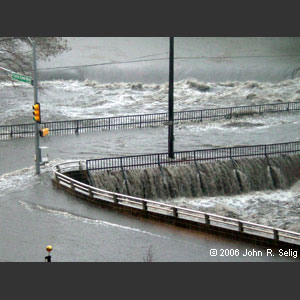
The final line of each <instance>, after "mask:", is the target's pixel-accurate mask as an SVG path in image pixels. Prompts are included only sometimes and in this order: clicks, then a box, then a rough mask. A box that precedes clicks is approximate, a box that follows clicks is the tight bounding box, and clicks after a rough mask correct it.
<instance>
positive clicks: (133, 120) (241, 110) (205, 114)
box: [0, 102, 300, 140]
mask: <svg viewBox="0 0 300 300" xmlns="http://www.w3.org/2000/svg"><path fill="white" fill-rule="evenodd" d="M295 111H300V102H287V103H271V104H261V105H249V106H236V107H224V108H213V109H202V110H190V111H180V112H174V122H175V123H183V122H203V121H206V120H220V119H231V118H238V117H243V116H251V115H255V114H264V113H283V112H295ZM167 124H168V113H153V114H142V115H127V116H116V117H104V118H94V119H84V120H66V121H51V122H42V123H41V125H40V127H41V128H49V135H64V134H74V133H85V132H92V131H97V130H115V129H131V128H145V127H157V126H163V125H167ZM34 134H35V127H34V123H31V124H17V125H1V126H0V140H6V139H11V138H26V137H33V136H34Z"/></svg>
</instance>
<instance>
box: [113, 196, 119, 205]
mask: <svg viewBox="0 0 300 300" xmlns="http://www.w3.org/2000/svg"><path fill="white" fill-rule="evenodd" d="M113 198H114V203H115V204H118V203H119V201H118V197H117V195H116V194H113Z"/></svg>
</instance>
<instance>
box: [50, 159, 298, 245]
mask: <svg viewBox="0 0 300 300" xmlns="http://www.w3.org/2000/svg"><path fill="white" fill-rule="evenodd" d="M83 169H84V162H82V161H72V162H66V163H61V164H59V165H56V166H54V167H53V176H54V180H55V182H56V184H57V185H59V186H62V187H67V188H68V189H71V190H73V191H76V192H77V193H79V194H81V195H83V196H88V197H90V198H92V199H93V200H94V202H99V201H100V202H101V201H102V202H103V201H104V202H108V203H114V204H117V205H118V206H120V207H129V208H130V207H134V208H136V209H139V210H142V211H147V212H155V213H159V214H161V215H164V216H172V217H175V218H177V219H181V220H192V221H194V222H197V223H199V224H206V225H207V226H217V227H220V228H226V229H230V230H233V231H236V232H243V233H249V234H251V235H254V236H259V237H265V238H269V239H272V240H273V241H275V242H277V241H283V242H288V243H293V244H295V245H297V246H299V245H300V233H297V232H292V231H288V230H283V229H279V228H274V227H271V226H265V225H260V224H255V223H252V222H246V221H242V220H239V219H234V218H228V217H223V216H220V215H215V214H211V213H206V212H202V211H198V210H192V209H188V208H182V207H179V206H173V205H168V204H164V203H161V202H156V201H151V200H146V199H141V198H136V197H132V196H128V195H123V194H118V193H113V192H110V191H105V190H101V189H98V188H95V187H93V186H90V185H87V184H84V183H82V182H79V181H77V180H75V179H72V178H70V177H68V176H66V175H64V174H63V173H65V172H69V171H74V170H76V171H78V170H83Z"/></svg>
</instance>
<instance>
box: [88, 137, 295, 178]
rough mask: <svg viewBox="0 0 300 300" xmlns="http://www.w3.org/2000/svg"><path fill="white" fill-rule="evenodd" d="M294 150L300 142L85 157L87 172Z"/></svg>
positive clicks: (261, 155)
mask: <svg viewBox="0 0 300 300" xmlns="http://www.w3.org/2000/svg"><path fill="white" fill-rule="evenodd" d="M296 153H300V142H289V143H279V144H267V145H251V146H236V147H226V148H215V149H202V150H193V151H180V152H174V159H170V158H169V155H168V153H155V154H145V155H132V156H122V157H113V158H99V159H89V160H86V169H87V170H88V172H93V171H101V170H123V169H131V170H132V169H138V168H139V169H140V168H151V167H161V166H171V165H172V166H175V165H182V164H187V163H191V162H195V161H199V162H208V161H218V160H229V159H231V160H234V159H240V158H250V157H267V158H268V157H272V156H281V155H289V154H296Z"/></svg>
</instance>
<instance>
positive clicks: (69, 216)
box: [19, 201, 169, 239]
mask: <svg viewBox="0 0 300 300" xmlns="http://www.w3.org/2000/svg"><path fill="white" fill-rule="evenodd" d="M19 203H20V204H21V205H22V206H23V207H25V208H26V209H27V210H29V211H31V212H33V211H36V210H38V211H41V212H45V213H50V214H53V215H56V216H58V217H62V218H66V219H70V220H76V221H80V222H82V223H85V224H89V225H97V226H98V225H100V226H105V227H115V228H118V229H122V230H129V231H134V232H137V233H141V234H147V235H150V236H154V237H159V238H164V239H169V238H168V237H165V236H162V235H159V234H154V233H151V232H148V231H145V230H141V229H138V228H133V227H129V226H124V225H120V224H116V223H111V222H107V221H103V220H98V219H92V218H87V217H83V216H79V215H75V214H73V213H70V212H67V211H63V210H57V209H52V208H49V207H45V206H42V205H39V204H33V203H28V202H24V201H19Z"/></svg>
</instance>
